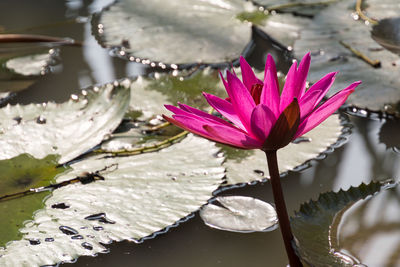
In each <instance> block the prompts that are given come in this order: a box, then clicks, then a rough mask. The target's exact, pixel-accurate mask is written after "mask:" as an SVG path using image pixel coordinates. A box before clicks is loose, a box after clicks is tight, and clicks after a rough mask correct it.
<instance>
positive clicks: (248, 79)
mask: <svg viewBox="0 0 400 267" xmlns="http://www.w3.org/2000/svg"><path fill="white" fill-rule="evenodd" d="M240 69H241V70H242V80H243V84H244V86H246V88H247V90H249V91H250V90H251V88H252V87H253V85H255V84H257V83H260V84H262V82H260V80H259V79H258V78H257V77H256V75H255V74H254V72H253V70H252V69H251V67H250V65H249V63H247V61H246V60H245V59H244V57H242V56H240Z"/></svg>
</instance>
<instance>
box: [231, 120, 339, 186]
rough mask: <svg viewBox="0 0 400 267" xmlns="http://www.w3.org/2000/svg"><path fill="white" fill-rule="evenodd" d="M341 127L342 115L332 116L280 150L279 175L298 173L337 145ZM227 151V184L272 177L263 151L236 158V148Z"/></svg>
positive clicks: (251, 152) (252, 151)
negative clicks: (302, 167) (291, 171)
mask: <svg viewBox="0 0 400 267" xmlns="http://www.w3.org/2000/svg"><path fill="white" fill-rule="evenodd" d="M342 128H343V126H342V125H341V122H340V119H339V116H338V115H332V116H330V117H329V118H328V119H327V120H326V121H324V122H323V123H321V125H319V126H318V127H316V128H314V129H313V130H311V131H310V132H308V133H307V134H305V135H304V136H302V137H300V138H298V139H296V140H295V141H293V142H292V143H290V144H289V145H287V146H286V147H284V148H282V149H279V150H278V161H279V172H280V173H284V172H287V171H290V170H295V169H297V168H299V167H301V166H304V165H305V164H307V162H308V161H310V160H312V159H315V158H318V156H319V155H320V154H323V153H324V152H325V151H327V150H329V149H331V148H332V147H333V146H334V144H335V143H337V142H338V139H339V137H340V135H341V134H342V132H341V131H342ZM224 147H225V146H224ZM224 150H225V149H224ZM225 151H227V160H226V161H225V163H224V166H225V167H226V169H227V185H233V184H238V183H250V182H253V181H261V180H263V179H266V178H267V177H269V172H268V166H267V164H266V159H265V153H264V152H262V151H261V150H260V151H259V150H251V151H247V153H241V152H243V151H241V150H240V151H239V152H240V153H238V154H237V155H234V152H235V151H237V149H230V148H229V149H228V150H225ZM232 152H233V153H232Z"/></svg>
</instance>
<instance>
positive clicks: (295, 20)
mask: <svg viewBox="0 0 400 267" xmlns="http://www.w3.org/2000/svg"><path fill="white" fill-rule="evenodd" d="M310 22H311V19H309V18H304V17H299V16H295V15H292V14H275V15H270V16H269V17H268V19H267V20H265V21H264V22H263V23H261V24H259V25H257V27H258V28H260V29H261V30H262V31H264V32H266V33H267V34H268V35H269V36H270V37H272V38H274V39H275V40H277V41H278V42H279V43H281V44H283V45H284V46H286V47H287V48H288V49H289V50H292V49H293V45H294V42H295V40H297V39H298V38H299V37H300V31H301V30H302V29H303V28H305V27H307V25H308V24H309V23H310Z"/></svg>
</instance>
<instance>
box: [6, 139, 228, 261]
mask: <svg viewBox="0 0 400 267" xmlns="http://www.w3.org/2000/svg"><path fill="white" fill-rule="evenodd" d="M218 151H219V148H217V147H216V146H215V145H214V144H213V143H212V142H209V141H207V140H205V139H203V138H199V137H195V136H193V135H189V136H188V137H187V138H185V139H184V140H183V141H181V142H180V143H177V144H174V145H173V146H170V147H168V148H165V149H163V150H160V151H158V152H154V153H145V154H141V155H136V156H129V157H107V155H97V156H93V157H90V158H85V159H84V160H82V161H80V162H76V163H74V164H72V165H71V166H70V167H71V168H72V170H71V171H70V172H68V173H66V174H63V175H62V176H59V177H58V178H57V182H58V183H60V182H63V181H66V180H69V179H71V178H74V177H76V176H79V175H81V174H82V172H89V173H92V174H97V175H100V176H101V177H103V178H104V180H101V179H99V180H97V181H95V182H92V183H88V184H85V185H83V184H82V183H74V184H71V185H68V186H64V187H61V188H59V189H57V190H54V191H53V193H52V196H51V197H50V198H48V199H47V200H46V202H45V204H44V205H45V207H44V209H42V210H40V211H38V212H36V213H35V215H34V218H33V221H32V222H30V223H28V224H26V225H25V227H24V228H23V229H21V232H22V233H23V237H22V238H23V239H22V240H19V241H13V242H11V243H9V244H8V245H7V247H6V248H5V250H0V265H1V266H21V265H29V266H42V265H52V264H56V263H58V262H62V261H64V262H70V261H72V260H74V259H75V258H77V257H78V256H80V255H92V256H93V255H96V254H97V253H99V252H103V251H105V247H104V246H103V245H102V244H107V243H110V242H112V241H121V240H131V241H135V242H141V241H143V240H144V239H147V238H151V237H153V236H154V235H155V234H157V232H159V231H161V232H165V231H167V230H168V228H169V227H172V226H174V225H177V224H178V223H179V221H181V220H184V219H185V218H188V216H189V215H190V214H191V213H193V212H195V211H196V210H197V209H199V208H200V207H201V206H202V205H204V204H205V203H207V201H208V200H209V199H210V198H211V197H212V193H213V191H214V190H216V189H217V188H218V187H219V185H220V184H221V183H222V182H223V178H224V171H225V169H224V168H223V167H222V166H221V164H222V161H223V160H224V158H223V157H222V158H221V157H215V154H216V153H218ZM148 166H151V168H148ZM32 240H33V241H34V242H33V243H32V242H31V241H32ZM49 240H50V241H49Z"/></svg>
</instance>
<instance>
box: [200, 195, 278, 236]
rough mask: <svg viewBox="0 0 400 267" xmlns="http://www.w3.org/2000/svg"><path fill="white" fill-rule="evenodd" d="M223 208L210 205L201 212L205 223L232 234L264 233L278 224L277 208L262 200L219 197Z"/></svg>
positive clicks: (218, 200)
mask: <svg viewBox="0 0 400 267" xmlns="http://www.w3.org/2000/svg"><path fill="white" fill-rule="evenodd" d="M215 201H217V202H219V203H220V204H221V206H218V205H215V204H212V203H210V204H208V205H206V206H204V207H203V208H202V209H201V210H200V216H201V218H202V219H203V221H204V223H205V224H206V225H208V226H210V227H212V228H216V229H219V230H225V231H231V232H242V233H251V232H264V231H271V230H274V229H275V228H276V226H277V223H278V218H277V215H276V211H275V208H274V207H273V206H272V205H271V204H269V203H267V202H264V201H262V200H259V199H256V198H252V197H244V196H224V197H217V198H216V199H215Z"/></svg>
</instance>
